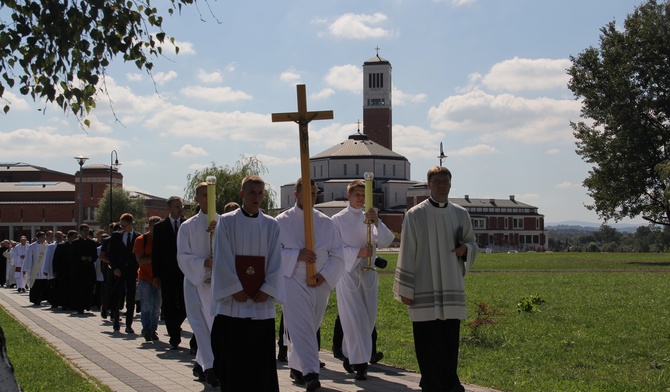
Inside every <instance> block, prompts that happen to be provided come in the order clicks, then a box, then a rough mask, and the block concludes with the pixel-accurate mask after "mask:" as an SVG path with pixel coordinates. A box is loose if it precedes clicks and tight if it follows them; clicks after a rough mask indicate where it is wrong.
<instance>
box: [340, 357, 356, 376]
mask: <svg viewBox="0 0 670 392" xmlns="http://www.w3.org/2000/svg"><path fill="white" fill-rule="evenodd" d="M342 366H343V367H344V370H346V371H347V373H353V372H354V368H353V367H351V364H349V358H347V357H345V358H344V362H342Z"/></svg>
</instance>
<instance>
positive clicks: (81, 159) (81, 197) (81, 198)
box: [74, 155, 88, 231]
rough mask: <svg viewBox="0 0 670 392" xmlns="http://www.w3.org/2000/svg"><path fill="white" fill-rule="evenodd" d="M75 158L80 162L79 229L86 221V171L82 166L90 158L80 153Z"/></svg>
mask: <svg viewBox="0 0 670 392" xmlns="http://www.w3.org/2000/svg"><path fill="white" fill-rule="evenodd" d="M74 159H76V160H77V163H79V218H78V221H77V231H78V230H79V226H81V224H82V222H83V221H84V171H83V170H82V168H83V166H84V162H86V161H87V160H88V158H86V157H84V156H82V155H79V156H78V157H74Z"/></svg>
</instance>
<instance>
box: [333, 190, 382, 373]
mask: <svg viewBox="0 0 670 392" xmlns="http://www.w3.org/2000/svg"><path fill="white" fill-rule="evenodd" d="M347 199H348V200H349V205H348V206H347V207H346V208H345V209H343V210H342V211H340V212H338V213H337V214H335V215H334V216H333V218H332V219H333V223H334V224H335V227H337V229H338V230H339V232H340V236H341V238H342V246H343V253H344V273H343V274H342V277H341V278H340V280H339V281H338V282H337V290H336V291H335V293H336V294H337V310H338V313H339V315H340V322H341V324H342V330H343V332H344V344H343V346H342V349H343V353H344V356H345V357H346V358H345V359H344V365H345V369H346V370H347V371H351V370H352V368H351V367H350V366H352V367H353V371H355V372H356V379H357V380H365V379H366V373H367V367H368V361H369V360H370V357H371V356H372V330H373V329H374V327H375V322H376V321H377V301H378V292H377V286H378V284H379V276H378V275H377V271H376V270H374V260H375V257H376V256H377V246H380V247H387V246H389V245H390V244H391V242H393V239H394V238H395V237H394V236H393V233H392V232H391V230H389V229H388V228H387V227H386V225H384V222H382V221H380V220H379V217H378V216H377V212H376V211H375V209H374V208H370V209H368V211H367V212H366V213H364V212H363V208H364V204H365V183H364V182H363V181H361V180H355V181H352V182H351V183H350V184H349V185H348V186H347ZM365 207H366V208H367V206H365ZM366 219H369V220H370V222H374V223H373V224H371V226H370V230H371V244H372V246H367V238H368V237H367V234H368V225H367V224H366V223H365V221H366ZM368 257H370V260H371V265H370V267H371V269H368V268H367V267H368Z"/></svg>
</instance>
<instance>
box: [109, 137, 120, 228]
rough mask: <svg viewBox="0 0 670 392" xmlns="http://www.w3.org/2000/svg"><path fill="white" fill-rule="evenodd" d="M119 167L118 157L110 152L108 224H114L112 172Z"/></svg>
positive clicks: (113, 151) (114, 151)
mask: <svg viewBox="0 0 670 392" xmlns="http://www.w3.org/2000/svg"><path fill="white" fill-rule="evenodd" d="M115 158H116V159H115ZM119 165H120V163H119V155H118V154H117V153H116V150H112V153H111V154H110V155H109V223H110V224H111V223H112V222H114V216H113V215H112V172H113V171H114V169H113V167H114V166H116V168H117V170H118V168H119ZM110 234H111V233H110Z"/></svg>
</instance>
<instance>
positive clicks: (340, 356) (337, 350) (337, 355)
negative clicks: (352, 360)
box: [333, 346, 344, 361]
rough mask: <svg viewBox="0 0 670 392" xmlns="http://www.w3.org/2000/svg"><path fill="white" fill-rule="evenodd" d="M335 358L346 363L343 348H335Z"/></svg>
mask: <svg viewBox="0 0 670 392" xmlns="http://www.w3.org/2000/svg"><path fill="white" fill-rule="evenodd" d="M333 356H334V357H335V358H337V359H339V360H340V361H344V353H343V352H342V347H335V346H333Z"/></svg>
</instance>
